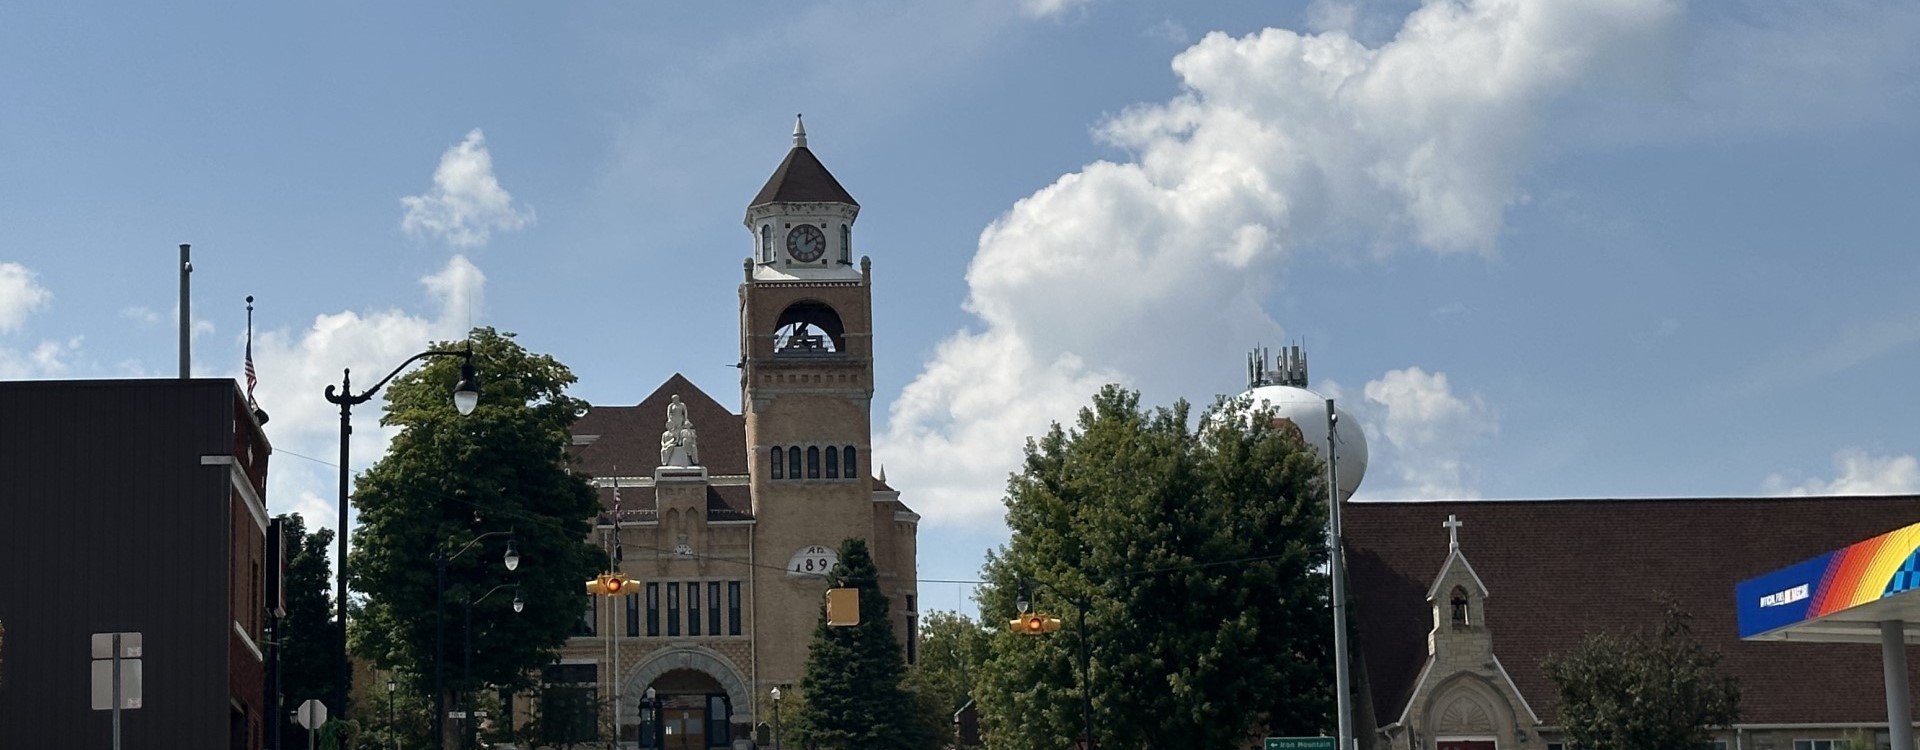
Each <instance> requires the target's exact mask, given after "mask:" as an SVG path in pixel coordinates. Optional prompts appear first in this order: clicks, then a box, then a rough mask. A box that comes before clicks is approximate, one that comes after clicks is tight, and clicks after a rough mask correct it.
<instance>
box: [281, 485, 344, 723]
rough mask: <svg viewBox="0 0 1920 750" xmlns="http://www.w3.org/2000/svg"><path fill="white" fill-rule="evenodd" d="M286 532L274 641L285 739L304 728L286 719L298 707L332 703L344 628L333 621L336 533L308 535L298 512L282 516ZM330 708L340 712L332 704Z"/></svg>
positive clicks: (321, 530) (331, 531) (328, 531)
mask: <svg viewBox="0 0 1920 750" xmlns="http://www.w3.org/2000/svg"><path fill="white" fill-rule="evenodd" d="M280 518H281V522H282V523H283V524H284V527H285V529H286V544H287V549H286V554H287V577H286V581H285V585H286V594H287V616H286V617H284V618H281V620H280V624H279V632H278V633H276V634H275V636H276V637H275V640H276V641H278V642H279V644H280V692H281V694H282V695H283V696H285V698H286V707H287V711H286V712H282V713H281V718H280V720H281V721H284V722H286V723H285V725H283V726H282V727H281V729H280V734H281V736H282V737H300V736H303V735H301V734H297V733H299V732H304V731H306V730H303V729H301V728H300V725H298V724H295V723H293V721H292V720H291V719H289V718H287V716H286V715H287V714H290V713H292V710H293V708H294V707H296V706H299V705H300V704H301V703H302V702H304V701H306V700H309V699H318V700H320V701H321V702H324V703H329V704H331V703H332V702H333V682H334V678H335V677H336V676H337V675H336V673H335V670H336V669H337V667H338V662H337V659H338V658H339V656H338V654H339V648H340V628H339V626H337V625H336V624H335V623H334V621H333V565H332V564H331V563H329V562H328V560H327V550H328V549H329V548H330V547H332V546H333V530H332V529H317V530H315V531H313V532H308V531H307V522H306V519H304V518H302V517H301V516H300V514H298V513H294V514H291V515H284V516H281V517H280ZM327 708H328V710H330V711H334V712H336V713H337V712H338V710H339V709H337V708H335V707H334V706H332V705H328V706H327Z"/></svg>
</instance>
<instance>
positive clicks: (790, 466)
mask: <svg viewBox="0 0 1920 750" xmlns="http://www.w3.org/2000/svg"><path fill="white" fill-rule="evenodd" d="M787 478H788V479H799V478H800V446H797V445H796V446H794V447H792V448H788V449H787Z"/></svg>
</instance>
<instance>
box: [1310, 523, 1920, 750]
mask: <svg viewBox="0 0 1920 750" xmlns="http://www.w3.org/2000/svg"><path fill="white" fill-rule="evenodd" d="M1344 519H1345V523H1344V529H1343V530H1344V531H1345V535H1346V538H1347V544H1348V549H1349V550H1350V551H1349V553H1348V558H1347V562H1348V567H1349V570H1351V571H1352V573H1351V586H1350V589H1349V590H1350V591H1351V592H1352V596H1353V600H1354V607H1355V617H1356V622H1357V623H1358V638H1357V640H1356V646H1357V654H1358V655H1359V657H1360V658H1361V660H1362V666H1363V670H1362V671H1363V672H1364V677H1363V679H1362V680H1361V682H1360V684H1359V686H1360V687H1362V688H1363V689H1364V691H1365V692H1364V693H1363V696H1364V697H1363V699H1362V700H1361V701H1359V705H1357V706H1356V707H1355V708H1356V714H1357V717H1358V718H1357V720H1356V721H1355V728H1356V734H1357V735H1358V736H1359V738H1360V741H1361V743H1362V747H1374V748H1381V749H1383V750H1384V749H1387V748H1392V749H1393V750H1423V749H1424V750H1436V749H1438V750H1508V749H1509V748H1514V749H1520V748H1525V749H1526V750H1561V748H1565V747H1570V746H1571V745H1570V743H1568V742H1567V741H1566V739H1565V737H1564V734H1563V733H1562V732H1561V731H1560V715H1559V705H1558V695H1557V693H1556V692H1555V690H1554V687H1553V684H1552V683H1551V682H1550V681H1549V680H1548V679H1547V677H1546V674H1545V672H1544V671H1543V670H1542V669H1541V666H1540V664H1541V661H1542V660H1543V659H1545V658H1546V657H1548V656H1549V655H1551V654H1557V653H1566V652H1568V651H1570V650H1572V649H1573V648H1575V647H1576V646H1577V645H1578V644H1579V642H1580V640H1581V639H1582V638H1583V637H1584V636H1585V635H1586V634H1587V633H1589V632H1596V631H1606V632H1614V633H1621V632H1627V631H1632V630H1636V629H1643V628H1648V627H1651V626H1653V625H1656V624H1657V623H1659V622H1660V618H1661V614H1662V604H1661V600H1662V598H1663V597H1671V598H1672V599H1674V600H1676V601H1678V602H1679V603H1680V604H1681V605H1682V606H1683V607H1684V608H1685V609H1686V610H1687V611H1688V612H1689V613H1690V614H1691V615H1692V616H1693V626H1694V634H1695V636H1696V637H1698V638H1699V639H1700V640H1701V641H1702V642H1704V643H1705V644H1707V645H1708V646H1711V647H1712V648H1714V649H1717V650H1719V652H1720V653H1721V654H1722V656H1723V657H1724V661H1723V662H1722V664H1721V666H1722V668H1723V669H1724V670H1725V671H1726V672H1728V673H1730V674H1733V675H1735V676H1737V677H1738V678H1739V679H1740V682H1741V686H1742V688H1743V692H1744V695H1743V699H1742V709H1743V715H1742V718H1741V722H1740V723H1739V724H1738V725H1736V726H1734V727H1732V728H1730V729H1728V730H1726V731H1723V732H1720V733H1718V735H1717V738H1716V743H1715V744H1716V745H1717V746H1720V747H1723V748H1737V749H1738V750H1833V749H1834V748H1838V747H1841V746H1842V745H1840V744H1837V743H1838V742H1839V741H1841V740H1842V739H1843V737H1842V735H1843V734H1844V733H1846V732H1849V731H1868V732H1875V733H1877V734H1878V736H1879V738H1880V739H1879V742H1880V744H1881V746H1882V747H1885V746H1886V745H1885V743H1886V742H1887V739H1886V737H1887V732H1886V721H1887V708H1886V698H1885V693H1883V692H1882V685H1881V667H1880V650H1879V647H1878V646H1874V645H1858V644H1826V643H1791V644H1787V643H1750V642H1744V641H1741V640H1740V639H1739V635H1738V633H1739V629H1738V624H1737V622H1736V619H1735V610H1736V606H1735V605H1736V601H1735V598H1734V585H1735V584H1737V583H1739V582H1740V581H1742V580H1745V579H1748V578H1752V577H1754V576H1758V575H1761V574H1763V573H1767V572H1769V571H1772V570H1775V569H1778V568H1781V567H1784V566H1787V565H1790V564H1793V563H1796V562H1799V561H1801V560H1805V559H1807V558H1810V557H1813V556H1815V555H1818V554H1821V553H1823V552H1827V551H1829V550H1833V549H1837V548H1840V547H1844V546H1846V545H1849V544H1852V543H1854V542H1857V541H1860V540H1863V539H1867V538H1870V537H1873V536H1876V535H1878V534H1882V533H1885V532H1887V531H1891V530H1893V529H1897V528H1900V527H1902V526H1906V525H1908V524H1911V523H1913V522H1915V521H1916V520H1920V497H1913V496H1888V497H1777V498H1734V499H1657V500H1656V499H1649V500H1535V501H1475V502H1392V503H1382V502H1363V503H1350V504H1348V505H1347V506H1346V512H1345V516H1344ZM1456 524H1457V525H1456ZM1908 663H1909V664H1910V665H1913V666H1914V667H1915V669H1916V671H1915V674H1913V675H1912V676H1911V677H1910V679H1914V680H1920V651H1914V652H1913V653H1911V654H1910V655H1909V656H1908ZM1723 743H1724V744H1723Z"/></svg>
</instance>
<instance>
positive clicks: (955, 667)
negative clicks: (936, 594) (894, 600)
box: [904, 611, 991, 746]
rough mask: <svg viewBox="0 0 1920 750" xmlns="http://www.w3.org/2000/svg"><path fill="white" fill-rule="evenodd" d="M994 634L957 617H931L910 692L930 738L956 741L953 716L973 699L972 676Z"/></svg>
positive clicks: (923, 629)
mask: <svg viewBox="0 0 1920 750" xmlns="http://www.w3.org/2000/svg"><path fill="white" fill-rule="evenodd" d="M990 638H991V636H990V634H989V633H988V632H987V631H986V630H985V629H983V628H981V627H980V623H978V622H975V621H974V620H973V619H972V618H970V617H967V616H966V615H962V614H959V613H957V612H937V611H936V612H931V613H928V615H927V616H926V619H925V620H924V621H923V622H921V625H920V645H919V657H920V658H919V663H917V664H915V665H913V667H912V668H910V669H908V670H907V677H906V681H905V683H904V684H905V686H906V689H907V692H908V694H909V695H910V696H911V697H912V699H913V701H914V706H915V711H916V712H917V713H918V714H919V715H920V718H921V720H922V721H924V722H926V726H927V728H926V730H925V731H926V732H928V733H929V734H932V735H934V736H936V737H937V738H938V739H939V740H940V743H941V745H942V746H945V745H948V744H951V743H952V741H953V715H954V713H955V712H957V711H959V710H960V709H961V707H963V706H965V705H967V701H969V700H972V699H973V676H974V674H975V673H976V672H977V671H978V670H979V669H980V664H981V663H982V662H983V661H985V659H986V657H987V650H988V648H989V647H990V645H989V644H990Z"/></svg>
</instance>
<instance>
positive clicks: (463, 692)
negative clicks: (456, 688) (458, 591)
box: [460, 599, 473, 750]
mask: <svg viewBox="0 0 1920 750" xmlns="http://www.w3.org/2000/svg"><path fill="white" fill-rule="evenodd" d="M462 633H463V635H462V638H463V643H464V644H465V645H464V646H463V647H462V650H461V654H460V659H461V661H462V665H461V667H460V696H461V698H460V707H461V708H460V712H461V713H463V714H466V716H464V717H462V718H461V719H460V726H462V727H465V728H466V731H463V732H461V733H460V746H461V747H463V748H466V750H473V600H472V599H468V600H467V623H466V627H465V628H464V629H463V630H462Z"/></svg>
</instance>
